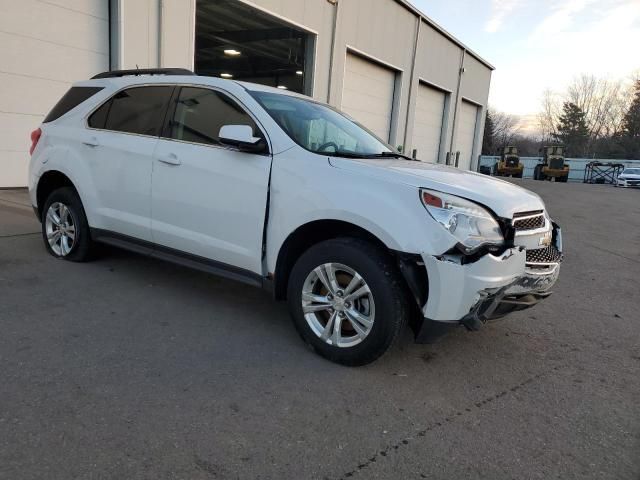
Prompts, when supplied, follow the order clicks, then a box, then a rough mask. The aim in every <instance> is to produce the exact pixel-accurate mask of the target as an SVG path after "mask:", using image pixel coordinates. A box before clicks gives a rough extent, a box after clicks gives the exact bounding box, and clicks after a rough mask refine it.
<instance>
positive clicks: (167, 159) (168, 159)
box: [158, 153, 182, 165]
mask: <svg viewBox="0 0 640 480" xmlns="http://www.w3.org/2000/svg"><path fill="white" fill-rule="evenodd" d="M158 161H159V162H162V163H166V164H167V165H182V162H181V161H180V159H179V158H178V156H177V155H176V154H175V153H170V154H168V155H165V156H162V157H158Z"/></svg>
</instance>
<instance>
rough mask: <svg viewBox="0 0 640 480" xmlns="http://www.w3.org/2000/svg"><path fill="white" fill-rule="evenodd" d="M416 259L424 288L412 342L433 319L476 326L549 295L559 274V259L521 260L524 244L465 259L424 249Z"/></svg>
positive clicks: (557, 240) (557, 237)
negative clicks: (422, 267)
mask: <svg viewBox="0 0 640 480" xmlns="http://www.w3.org/2000/svg"><path fill="white" fill-rule="evenodd" d="M553 237H554V246H555V248H557V249H558V251H559V252H562V244H561V242H562V240H561V234H560V230H559V229H558V228H557V227H556V229H555V231H554V236H553ZM422 259H423V261H424V264H425V267H426V270H427V273H428V278H429V293H428V299H427V301H426V304H425V305H424V306H423V307H422V314H423V316H424V319H425V322H424V323H423V328H421V331H420V332H418V339H417V340H418V341H420V337H422V336H424V330H426V329H428V327H429V325H432V324H433V323H434V322H438V323H440V322H444V323H445V324H446V323H448V324H463V325H465V326H466V327H467V328H469V329H471V330H477V329H478V328H479V327H480V326H482V324H483V323H484V322H486V321H487V320H491V319H494V318H498V317H501V316H503V315H506V314H507V313H510V312H512V311H516V310H523V309H525V308H529V307H532V306H533V305H535V304H536V303H538V302H539V301H540V300H541V299H543V298H545V297H548V296H549V295H550V294H551V288H552V287H553V285H554V284H555V282H556V280H557V279H558V275H559V273H560V261H558V262H556V263H550V264H546V265H544V266H542V267H540V266H538V265H536V266H535V267H534V266H532V265H530V264H529V265H527V261H526V260H527V254H526V249H525V248H524V247H514V248H509V249H507V250H506V251H505V252H503V253H502V254H501V255H493V254H490V253H489V254H486V255H484V256H483V257H481V258H480V259H479V260H477V261H475V262H473V263H467V264H465V263H463V261H462V258H461V256H458V255H441V256H432V255H426V254H424V255H422Z"/></svg>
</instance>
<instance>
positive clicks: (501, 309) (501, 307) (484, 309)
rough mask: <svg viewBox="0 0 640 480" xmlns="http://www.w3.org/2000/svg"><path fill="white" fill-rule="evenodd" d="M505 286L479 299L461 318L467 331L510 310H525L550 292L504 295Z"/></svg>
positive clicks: (478, 328)
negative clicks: (483, 298)
mask: <svg viewBox="0 0 640 480" xmlns="http://www.w3.org/2000/svg"><path fill="white" fill-rule="evenodd" d="M506 288H508V287H505V288H503V289H500V290H499V291H498V292H496V293H495V294H493V295H490V296H489V297H488V298H486V299H485V300H481V301H480V302H478V304H476V306H475V307H474V308H473V309H472V310H471V312H469V313H468V314H467V315H466V316H465V317H464V318H463V319H462V320H461V323H462V324H463V325H464V326H465V327H466V328H467V330H469V331H474V332H475V331H478V330H480V328H482V326H483V325H484V324H485V323H487V321H488V320H495V319H497V318H500V317H503V316H505V315H507V314H509V313H511V312H517V311H519V310H525V309H527V308H531V307H533V306H534V305H536V304H538V302H540V300H542V299H543V298H546V297H548V296H549V295H551V293H552V292H537V293H526V294H523V295H509V296H505V295H504V291H505V290H506Z"/></svg>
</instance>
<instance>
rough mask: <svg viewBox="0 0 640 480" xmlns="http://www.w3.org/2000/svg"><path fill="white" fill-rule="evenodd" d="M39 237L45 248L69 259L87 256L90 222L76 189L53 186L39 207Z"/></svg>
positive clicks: (73, 259)
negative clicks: (40, 233) (40, 231)
mask: <svg viewBox="0 0 640 480" xmlns="http://www.w3.org/2000/svg"><path fill="white" fill-rule="evenodd" d="M41 223H42V238H43V240H44V245H45V247H46V248H47V251H48V252H49V253H50V254H51V255H53V256H54V257H56V258H63V259H64V260H69V261H72V262H85V261H87V260H89V259H90V256H91V250H92V246H93V245H92V241H91V234H90V232H89V224H88V222H87V217H86V215H85V213H84V208H83V207H82V202H81V201H80V197H79V196H78V193H77V192H76V191H75V190H74V189H73V188H71V187H62V188H59V189H57V190H54V191H53V192H52V193H51V194H50V195H49V197H47V200H46V201H45V203H44V207H43V208H42V219H41Z"/></svg>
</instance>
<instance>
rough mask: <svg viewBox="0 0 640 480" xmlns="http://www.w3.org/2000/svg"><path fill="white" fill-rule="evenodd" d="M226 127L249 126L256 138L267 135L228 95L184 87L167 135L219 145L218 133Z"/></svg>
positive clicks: (177, 100)
mask: <svg viewBox="0 0 640 480" xmlns="http://www.w3.org/2000/svg"><path fill="white" fill-rule="evenodd" d="M224 125H249V126H250V127H251V128H253V135H254V136H256V137H262V136H263V135H262V133H261V132H260V130H259V129H258V127H257V125H256V123H255V122H254V121H253V119H252V118H251V117H250V116H249V114H248V113H247V112H245V111H244V110H243V109H242V107H240V105H238V104H237V103H236V102H235V101H233V100H232V99H231V98H229V97H228V96H227V95H225V94H223V93H220V92H216V91H214V90H209V89H206V88H196V87H183V88H182V89H181V90H180V95H179V96H178V98H177V99H176V104H175V113H174V115H173V118H172V119H171V122H170V123H169V128H168V134H167V135H165V136H167V137H169V138H173V139H176V140H183V141H187V142H193V143H204V144H206V145H218V144H220V140H219V136H218V134H219V133H220V128H221V127H222V126H224Z"/></svg>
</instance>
